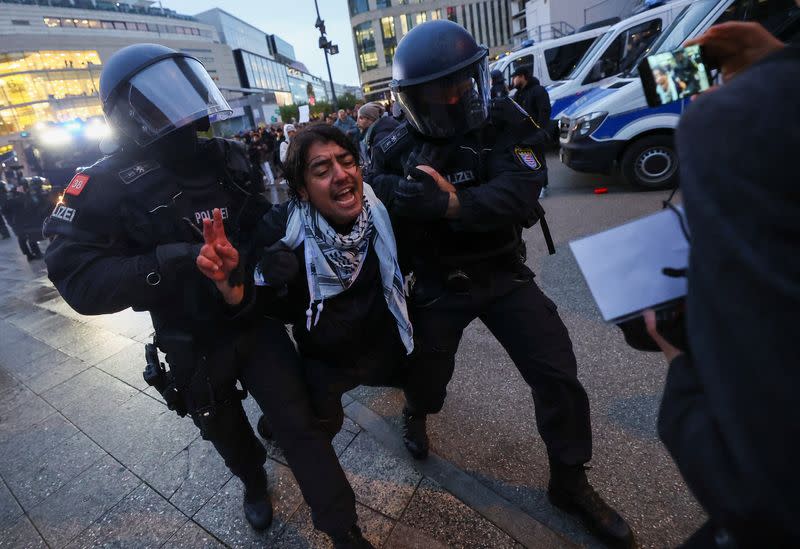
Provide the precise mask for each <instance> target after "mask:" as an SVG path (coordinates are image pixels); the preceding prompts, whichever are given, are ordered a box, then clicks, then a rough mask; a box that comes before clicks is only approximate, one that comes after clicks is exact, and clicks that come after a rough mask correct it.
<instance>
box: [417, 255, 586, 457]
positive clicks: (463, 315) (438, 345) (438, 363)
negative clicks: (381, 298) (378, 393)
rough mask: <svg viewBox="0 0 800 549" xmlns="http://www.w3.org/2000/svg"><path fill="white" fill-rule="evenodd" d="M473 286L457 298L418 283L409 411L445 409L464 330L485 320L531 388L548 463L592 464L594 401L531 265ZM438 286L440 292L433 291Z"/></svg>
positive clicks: (478, 280) (491, 275)
mask: <svg viewBox="0 0 800 549" xmlns="http://www.w3.org/2000/svg"><path fill="white" fill-rule="evenodd" d="M472 280H473V281H472V286H471V288H470V289H469V290H468V291H467V292H466V293H463V294H458V295H457V294H455V293H453V292H452V291H447V290H446V289H445V288H444V286H443V285H442V282H441V281H440V280H434V279H432V278H429V277H421V278H419V279H418V280H417V283H416V284H415V287H414V291H413V300H412V301H413V304H412V307H411V321H412V323H413V325H414V333H415V340H416V349H415V352H414V355H413V356H412V361H411V362H412V365H411V369H410V373H409V379H408V382H407V386H406V389H405V392H406V399H407V402H408V405H409V407H410V408H411V409H412V410H413V411H416V412H418V413H436V412H438V411H440V410H441V409H442V406H443V404H444V400H445V397H446V396H447V384H448V383H449V381H450V378H451V377H452V376H453V370H454V367H455V355H456V351H457V350H458V345H459V342H460V341H461V336H462V334H463V331H464V328H466V327H467V325H468V324H469V323H470V322H472V321H473V320H474V319H476V318H480V320H481V321H482V322H483V323H484V324H485V325H486V327H487V328H489V331H491V332H492V334H493V335H494V336H495V337H496V338H497V340H498V341H499V342H500V344H501V345H502V346H503V347H504V348H505V350H506V351H507V352H508V354H509V355H510V356H511V359H512V360H513V361H514V365H515V366H516V367H517V369H518V370H519V372H520V374H522V377H523V378H524V379H525V381H526V382H527V384H528V385H529V386H530V388H531V392H532V394H533V402H534V405H535V410H536V422H537V425H538V428H539V433H540V434H541V436H542V439H543V440H544V442H545V444H546V446H547V452H548V456H549V458H550V460H551V461H555V462H557V463H560V464H564V465H578V464H583V463H586V462H587V461H589V460H590V459H591V456H592V431H591V426H590V419H589V399H588V397H587V396H586V391H585V390H584V389H583V386H582V385H581V384H580V382H579V381H578V377H577V365H576V361H575V354H574V353H573V350H572V342H571V341H570V338H569V333H568V332H567V329H566V327H565V326H564V323H563V322H562V321H561V318H560V317H559V315H558V312H557V310H556V306H555V304H554V303H553V302H552V301H551V300H550V299H548V298H547V296H545V295H544V294H543V293H542V291H541V290H540V289H539V287H538V286H537V285H536V283H535V282H534V280H533V273H532V272H531V271H530V270H529V269H528V268H527V267H522V266H520V268H519V269H509V270H508V271H507V272H506V271H497V272H490V273H485V276H484V277H473V279H472ZM437 285H438V287H440V288H442V289H441V290H440V291H438V292H436V291H433V292H432V291H430V288H435V287H437Z"/></svg>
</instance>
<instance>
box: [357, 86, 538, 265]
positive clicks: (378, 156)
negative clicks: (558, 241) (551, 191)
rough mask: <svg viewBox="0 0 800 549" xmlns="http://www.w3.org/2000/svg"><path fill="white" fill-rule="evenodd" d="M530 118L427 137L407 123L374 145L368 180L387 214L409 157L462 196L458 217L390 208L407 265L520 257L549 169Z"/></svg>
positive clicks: (534, 219) (402, 257)
mask: <svg viewBox="0 0 800 549" xmlns="http://www.w3.org/2000/svg"><path fill="white" fill-rule="evenodd" d="M503 101H510V100H509V99H503ZM528 125H529V127H514V128H507V129H506V130H505V131H503V132H499V131H497V130H496V129H495V128H494V127H493V126H492V125H490V124H487V125H486V126H484V127H483V128H481V129H480V130H477V131H473V132H470V133H468V134H466V135H461V136H456V137H454V138H452V139H447V140H431V139H428V138H425V137H424V136H422V135H420V134H418V133H417V132H415V131H414V130H413V129H412V128H411V127H410V126H409V124H408V122H404V123H402V124H401V125H400V126H399V127H398V128H397V129H396V130H395V131H394V132H393V133H392V134H391V135H390V136H389V137H388V138H386V139H385V140H384V141H383V142H382V143H381V144H380V145H379V146H377V147H375V149H374V151H373V157H372V165H371V166H370V169H369V172H368V174H367V177H366V179H367V181H368V183H370V184H371V185H372V187H373V189H375V192H376V194H377V195H378V197H379V198H380V199H381V200H382V201H383V202H384V204H386V206H387V208H388V209H389V212H390V213H393V211H392V210H393V203H394V191H395V189H397V186H398V185H399V183H400V181H401V180H402V179H403V178H404V177H406V174H407V172H408V169H409V166H410V165H411V164H414V165H418V164H427V165H430V166H432V167H433V168H435V169H436V170H437V171H438V172H439V173H440V174H441V175H442V176H444V177H445V178H446V179H447V180H448V181H449V182H450V183H452V184H453V185H454V186H455V188H456V194H457V196H458V200H459V203H460V214H459V217H458V219H457V220H445V219H441V220H437V221H432V222H424V221H421V220H417V219H414V218H401V217H398V216H396V215H392V218H393V219H392V221H393V224H394V227H395V234H396V236H397V240H398V248H399V254H400V259H401V266H402V267H403V269H404V270H406V271H407V270H415V271H420V270H421V269H422V270H425V269H429V268H442V269H447V268H450V267H464V266H467V265H470V264H475V263H480V262H486V261H493V260H496V259H498V258H515V257H517V254H518V252H519V246H520V242H521V241H520V229H521V227H530V226H532V225H533V224H534V223H535V222H536V221H537V220H538V219H539V217H540V215H541V214H542V210H541V206H540V205H539V202H538V196H539V190H540V189H541V187H542V185H543V183H544V182H545V178H546V171H547V170H546V168H545V167H544V166H543V164H542V161H541V159H542V153H541V152H540V150H539V147H540V143H541V140H542V136H541V132H539V131H536V129H535V128H534V127H533V126H532V125H530V124H529V123H528Z"/></svg>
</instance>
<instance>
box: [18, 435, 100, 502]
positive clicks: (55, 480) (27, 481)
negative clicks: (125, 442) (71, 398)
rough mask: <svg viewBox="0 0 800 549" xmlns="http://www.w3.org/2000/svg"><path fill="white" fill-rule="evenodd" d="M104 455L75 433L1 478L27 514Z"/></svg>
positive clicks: (92, 443)
mask: <svg viewBox="0 0 800 549" xmlns="http://www.w3.org/2000/svg"><path fill="white" fill-rule="evenodd" d="M104 455H106V453H105V452H103V450H102V449H101V448H100V447H99V446H98V445H97V444H95V443H94V442H92V441H91V440H89V438H88V437H87V436H86V435H84V434H83V433H80V432H78V433H76V434H75V435H73V436H72V437H71V438H69V439H67V440H66V441H64V442H63V443H60V444H58V445H56V446H55V447H53V448H51V449H49V450H47V451H46V452H44V453H42V454H39V455H37V456H35V457H33V458H32V459H29V460H26V461H25V462H23V463H20V464H19V465H18V466H17V467H15V468H14V470H13V471H10V472H8V473H5V474H4V475H3V476H4V478H5V481H6V483H7V484H8V486H9V488H11V490H12V491H13V492H14V495H15V496H16V497H17V499H18V500H19V502H20V504H21V505H22V507H23V508H24V509H26V510H29V509H31V508H32V507H34V506H35V505H36V504H37V503H39V502H40V501H42V500H43V499H45V498H47V497H48V496H49V495H51V494H53V493H54V492H56V491H57V490H58V489H59V488H61V487H62V486H63V485H64V484H66V483H68V482H69V481H70V480H72V479H73V478H75V477H76V476H78V475H79V474H81V473H82V472H83V471H85V470H86V469H88V468H89V467H91V466H92V465H93V464H94V463H96V462H97V461H99V460H100V459H101V458H102V457H103V456H104Z"/></svg>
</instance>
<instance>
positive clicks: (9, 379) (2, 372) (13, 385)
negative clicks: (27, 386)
mask: <svg viewBox="0 0 800 549" xmlns="http://www.w3.org/2000/svg"><path fill="white" fill-rule="evenodd" d="M18 386H19V383H18V382H17V381H16V380H15V379H14V378H13V376H12V375H11V374H10V373H8V371H6V369H5V368H0V396H2V395H3V393H5V392H7V391H10V390H11V389H18Z"/></svg>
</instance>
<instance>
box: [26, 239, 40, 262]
mask: <svg viewBox="0 0 800 549" xmlns="http://www.w3.org/2000/svg"><path fill="white" fill-rule="evenodd" d="M28 247H29V248H30V250H31V255H32V256H33V259H41V258H42V250H41V248H39V243H38V242H36V241H35V240H31V241H29V242H28Z"/></svg>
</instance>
